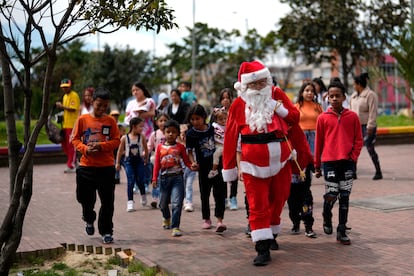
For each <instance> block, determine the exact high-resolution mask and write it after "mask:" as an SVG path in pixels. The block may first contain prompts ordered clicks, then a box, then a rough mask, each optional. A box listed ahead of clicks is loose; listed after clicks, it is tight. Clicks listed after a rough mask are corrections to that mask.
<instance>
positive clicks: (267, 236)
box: [251, 228, 273, 242]
mask: <svg viewBox="0 0 414 276" xmlns="http://www.w3.org/2000/svg"><path fill="white" fill-rule="evenodd" d="M251 236H252V241H253V242H257V241H264V240H271V239H273V234H272V229H270V228H262V229H257V230H253V231H252V233H251Z"/></svg>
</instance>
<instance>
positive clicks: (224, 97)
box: [217, 87, 239, 211]
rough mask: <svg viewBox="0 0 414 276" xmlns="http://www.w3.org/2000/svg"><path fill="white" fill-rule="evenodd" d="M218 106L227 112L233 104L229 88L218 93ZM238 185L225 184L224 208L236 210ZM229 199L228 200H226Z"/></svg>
mask: <svg viewBox="0 0 414 276" xmlns="http://www.w3.org/2000/svg"><path fill="white" fill-rule="evenodd" d="M219 102H220V105H218V106H217V107H224V108H225V110H226V111H227V112H228V111H229V108H230V105H231V104H232V103H233V90H232V89H230V88H227V87H226V88H223V89H222V90H221V91H220V97H219ZM238 185H239V180H238V179H235V180H233V181H229V182H227V185H226V206H228V208H229V209H230V210H233V211H234V210H237V209H238V206H237V188H238ZM228 186H230V193H229V192H228ZM228 199H230V200H228Z"/></svg>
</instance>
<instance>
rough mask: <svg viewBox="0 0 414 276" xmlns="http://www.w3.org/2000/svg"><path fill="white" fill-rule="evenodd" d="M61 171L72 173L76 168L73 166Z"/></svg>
mask: <svg viewBox="0 0 414 276" xmlns="http://www.w3.org/2000/svg"><path fill="white" fill-rule="evenodd" d="M63 172H64V173H74V172H76V169H75V168H66V169H65V170H64V171H63Z"/></svg>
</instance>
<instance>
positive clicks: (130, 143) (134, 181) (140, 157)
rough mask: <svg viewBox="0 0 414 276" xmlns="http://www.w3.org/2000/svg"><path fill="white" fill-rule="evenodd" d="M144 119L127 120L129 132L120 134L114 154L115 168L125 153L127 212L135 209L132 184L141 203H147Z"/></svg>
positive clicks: (146, 158)
mask: <svg viewBox="0 0 414 276" xmlns="http://www.w3.org/2000/svg"><path fill="white" fill-rule="evenodd" d="M143 129H144V120H143V119H141V118H140V117H134V118H132V119H131V120H130V121H129V132H128V133H127V134H125V135H124V136H122V138H121V143H120V144H119V148H118V154H117V156H116V169H117V170H120V169H121V158H122V156H123V155H125V170H126V175H127V179H128V186H127V195H128V202H127V212H133V211H135V206H134V186H135V185H137V186H138V189H139V192H140V194H141V205H142V206H146V205H147V195H146V193H145V182H144V180H145V172H144V167H145V165H146V163H147V162H148V147H147V139H146V138H145V135H144V134H143Z"/></svg>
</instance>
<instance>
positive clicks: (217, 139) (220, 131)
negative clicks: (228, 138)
mask: <svg viewBox="0 0 414 276" xmlns="http://www.w3.org/2000/svg"><path fill="white" fill-rule="evenodd" d="M226 122H227V111H226V109H225V108H224V107H223V108H220V107H215V108H214V110H213V116H211V123H212V126H213V127H214V143H215V146H216V150H215V151H214V154H213V167H212V168H211V171H210V172H209V173H208V178H213V177H215V176H216V175H218V170H217V169H218V166H219V162H220V158H221V156H222V155H223V143H224V132H225V131H226Z"/></svg>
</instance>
